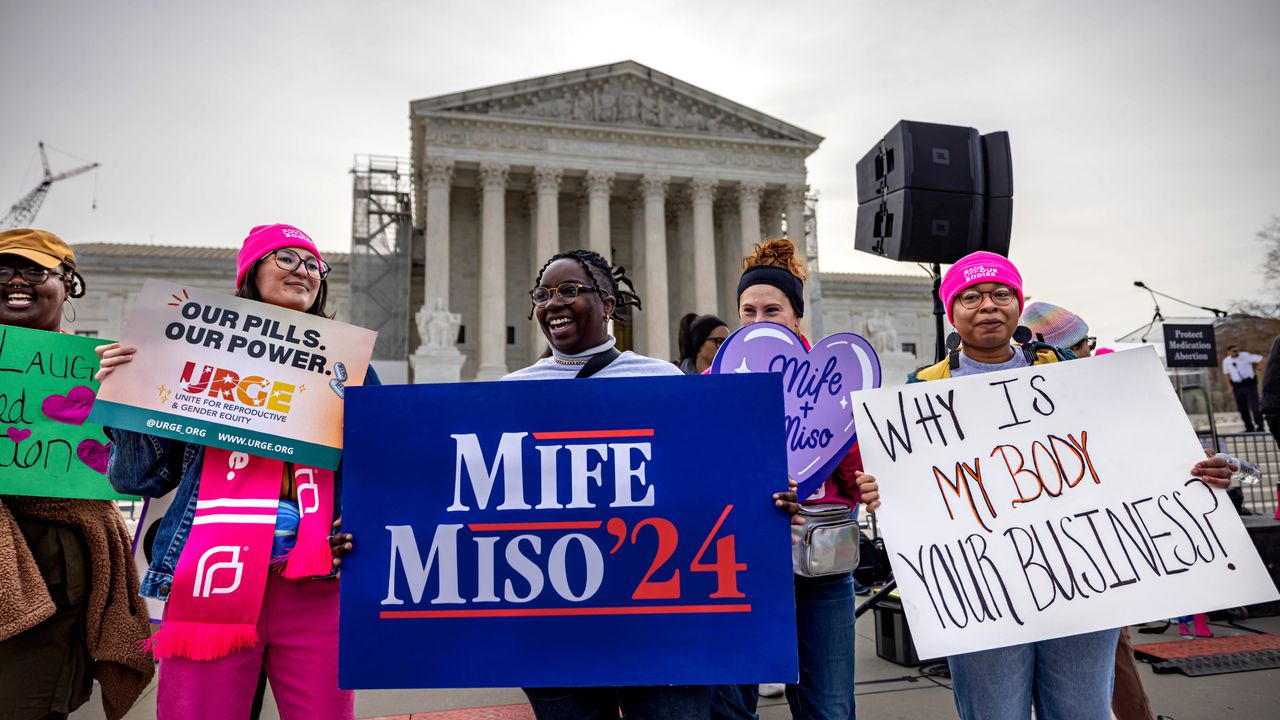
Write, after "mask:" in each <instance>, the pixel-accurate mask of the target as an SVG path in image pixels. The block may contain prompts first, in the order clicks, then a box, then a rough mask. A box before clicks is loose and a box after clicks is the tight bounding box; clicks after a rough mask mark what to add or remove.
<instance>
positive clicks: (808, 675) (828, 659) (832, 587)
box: [787, 572, 854, 720]
mask: <svg viewBox="0 0 1280 720" xmlns="http://www.w3.org/2000/svg"><path fill="white" fill-rule="evenodd" d="M795 582H796V635H797V636H798V637H799V639H800V682H799V684H797V685H788V686H787V704H788V705H790V706H791V717H792V718H793V719H794V720H853V718H854V707H853V706H854V699H853V610H854V607H853V573H851V572H847V573H842V574H840V575H828V576H826V577H817V578H807V577H800V576H799V575H797V576H795Z"/></svg>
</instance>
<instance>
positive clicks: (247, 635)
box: [99, 225, 379, 720]
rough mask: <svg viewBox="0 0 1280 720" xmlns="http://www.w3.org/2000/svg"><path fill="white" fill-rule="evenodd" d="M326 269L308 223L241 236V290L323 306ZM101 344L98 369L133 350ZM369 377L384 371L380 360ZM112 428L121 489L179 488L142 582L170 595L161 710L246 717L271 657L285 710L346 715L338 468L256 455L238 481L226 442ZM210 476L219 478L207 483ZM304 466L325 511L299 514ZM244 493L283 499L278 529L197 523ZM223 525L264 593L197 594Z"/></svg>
mask: <svg viewBox="0 0 1280 720" xmlns="http://www.w3.org/2000/svg"><path fill="white" fill-rule="evenodd" d="M328 272H329V267H328V265H326V264H325V262H324V260H323V259H322V258H321V256H320V251H319V250H318V249H316V246H315V244H314V243H313V242H312V241H311V238H309V237H308V236H307V235H306V234H305V233H303V232H302V231H301V230H299V229H297V228H295V227H292V226H289V225H264V226H259V227H255V228H254V229H253V230H252V231H250V233H249V236H248V237H247V238H245V240H244V244H243V246H242V247H241V248H240V253H239V255H238V257H237V260H236V295H238V296H239V297H242V298H247V299H250V300H256V301H260V302H264V303H268V304H271V305H276V306H278V307H282V308H286V309H289V310H295V311H298V312H306V313H309V314H312V315H319V316H324V317H327V316H326V315H325V301H326V298H327V295H328V284H327V280H326V275H328ZM99 351H100V352H99V354H100V355H101V356H102V370H101V371H100V372H99V378H100V379H101V378H103V377H106V376H109V375H110V374H111V373H112V372H113V371H114V369H115V368H116V367H119V366H120V365H122V364H124V363H127V362H129V361H131V360H132V359H133V357H134V355H135V353H136V352H137V349H136V348H132V347H123V346H121V345H119V344H118V343H117V344H112V345H106V346H103V347H101V348H99ZM365 384H366V385H377V384H379V382H378V376H377V373H375V372H374V370H373V368H372V367H370V368H369V369H368V371H367V374H366V375H365ZM112 435H113V437H114V439H115V444H114V445H113V447H112V452H111V462H110V467H109V477H110V479H111V483H112V485H114V486H115V487H116V489H118V490H120V491H121V492H128V493H136V494H141V495H146V496H149V497H160V496H162V495H164V494H166V493H168V492H170V491H176V493H177V494H176V496H175V497H174V501H173V504H172V505H171V506H170V507H169V510H168V512H167V513H165V516H164V519H163V520H161V521H160V526H159V529H158V530H157V533H156V539H155V544H154V546H153V547H154V559H153V560H152V562H151V566H150V567H149V568H148V570H147V573H146V575H145V577H144V578H143V581H142V593H143V594H144V595H146V596H148V597H154V598H156V599H159V600H167V601H168V603H167V605H166V608H165V621H164V623H163V624H162V625H161V627H160V630H159V632H157V634H156V635H155V637H154V638H153V639H152V642H151V649H152V651H153V652H154V653H155V654H156V655H157V656H158V657H159V658H160V688H159V693H158V701H157V716H158V717H159V718H162V719H167V718H174V719H177V718H182V719H183V720H187V719H191V718H208V719H210V720H232V719H237V720H238V719H239V718H244V717H246V716H247V715H248V714H249V709H250V705H251V703H252V702H253V697H254V690H255V688H256V686H257V681H258V676H259V672H260V671H261V670H262V669H264V668H265V670H266V675H267V678H268V679H269V681H270V683H271V689H272V694H273V696H274V697H275V701H276V706H277V707H278V708H279V710H280V715H281V717H283V718H286V720H289V719H291V718H298V719H302V718H306V719H307V720H316V719H320V720H325V719H330V718H332V719H335V720H350V718H352V717H353V715H354V695H353V693H351V692H350V691H344V690H339V689H338V583H337V581H336V579H335V575H336V564H337V563H336V557H337V556H340V555H341V554H343V553H344V552H345V551H347V550H349V549H350V543H349V542H348V540H349V536H347V535H334V536H330V535H329V532H330V525H331V524H332V527H333V528H334V529H337V528H339V527H340V522H339V520H338V518H339V517H340V516H341V498H342V472H341V468H339V470H338V471H337V472H330V471H327V470H323V469H319V468H309V467H304V466H302V465H295V464H294V463H284V462H282V461H278V460H273V459H268V458H259V457H253V456H250V457H249V464H248V465H247V466H244V468H243V469H237V471H236V473H235V474H236V479H235V480H234V482H232V480H231V479H230V478H228V477H227V474H228V473H227V472H226V467H227V465H226V458H227V457H228V453H229V451H225V450H221V449H218V448H211V447H204V446H200V445H196V444H192V443H186V442H181V441H177V440H169V439H166V438H160V437H154V436H151V435H144V434H141V433H136V432H131V431H126V430H120V429H114V430H112ZM206 461H207V462H206ZM213 477H216V478H217V479H218V480H219V482H217V483H212V482H204V481H205V480H206V479H208V478H213ZM300 479H302V480H304V481H307V484H308V485H312V484H316V485H318V486H319V487H320V490H319V491H318V494H319V498H318V504H319V507H320V510H318V511H316V512H315V513H314V514H312V515H309V516H302V517H300V513H299V509H298V486H299V482H300ZM277 501H278V503H277ZM253 503H257V505H251V504H253ZM237 504H239V505H240V506H246V505H248V506H253V507H263V506H264V505H265V504H270V505H273V506H275V507H276V518H275V532H274V534H272V535H267V536H265V538H264V537H263V535H262V534H261V533H254V532H253V531H254V529H255V525H253V524H244V525H231V524H229V523H218V522H214V523H204V524H202V523H200V522H199V521H198V520H195V521H194V522H193V518H194V516H195V514H196V511H197V509H198V508H200V507H235V506H236V505H237ZM327 507H332V511H330V512H326V508H327ZM308 517H312V518H315V522H309V521H308ZM227 538H232V540H233V542H234V544H235V545H237V546H240V547H241V549H242V550H243V552H242V553H241V554H240V555H239V556H238V558H239V560H240V562H242V563H243V569H242V572H243V573H244V576H245V578H246V579H245V581H244V585H245V586H246V587H252V586H254V583H253V582H252V581H251V580H250V579H249V578H250V577H252V576H253V574H255V573H257V574H258V575H257V576H256V577H258V578H261V577H262V576H264V575H265V576H266V581H265V589H263V590H262V591H261V595H260V596H258V597H251V595H252V594H253V593H244V592H241V593H233V594H209V593H205V594H202V595H197V594H196V593H194V592H193V591H192V588H193V587H194V583H193V584H191V585H188V583H192V580H193V579H194V580H195V582H196V583H198V582H199V578H198V577H195V570H193V567H196V566H198V563H199V562H200V560H201V559H202V558H203V557H204V556H207V555H208V553H210V552H212V551H213V550H214V549H215V548H214V543H215V542H225V541H226V539H227ZM175 585H177V586H178V587H176V588H175V587H174V586H175Z"/></svg>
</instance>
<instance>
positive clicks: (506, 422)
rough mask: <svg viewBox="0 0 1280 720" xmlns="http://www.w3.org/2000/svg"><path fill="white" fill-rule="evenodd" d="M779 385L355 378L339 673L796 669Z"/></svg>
mask: <svg viewBox="0 0 1280 720" xmlns="http://www.w3.org/2000/svg"><path fill="white" fill-rule="evenodd" d="M779 385H780V382H779V378H778V376H776V375H768V374H759V375H738V376H711V377H683V376H680V377H660V378H624V379H592V380H590V381H577V382H550V381H542V382H536V381H535V382H503V383H464V384H455V385H416V386H397V387H383V388H360V389H359V390H355V391H353V392H352V394H351V398H350V405H349V407H348V423H347V427H348V431H347V450H346V453H347V454H346V457H345V465H344V471H345V479H344V483H343V528H344V530H347V529H350V531H351V532H353V533H354V534H355V537H356V538H358V540H357V542H356V544H355V550H354V551H353V552H352V553H351V554H350V555H349V556H348V557H347V558H346V559H344V561H343V576H342V613H341V645H342V648H343V652H342V653H341V656H340V658H339V662H340V684H341V685H342V686H343V687H347V688H395V687H401V688H410V687H548V686H570V685H572V686H595V685H664V684H715V683H731V682H741V683H746V682H751V683H755V682H766V681H769V682H791V681H794V680H795V678H796V674H797V670H796V645H795V642H796V639H795V625H794V618H795V608H794V603H793V596H792V581H791V560H790V552H791V548H790V532H789V529H788V517H787V515H786V514H785V513H783V512H782V511H780V510H778V509H777V508H776V507H774V505H773V501H772V493H773V492H776V491H777V490H779V489H781V488H783V487H785V483H786V476H787V469H786V454H785V452H784V450H783V447H784V445H783V424H782V422H781V419H782V416H783V405H782V392H781V388H780V386H779ZM406 418H412V419H413V421H412V422H406V421H405V420H406ZM744 438H749V440H744ZM424 647H441V648H449V651H448V652H440V653H435V652H428V653H424V652H423V650H422V649H423V648H424Z"/></svg>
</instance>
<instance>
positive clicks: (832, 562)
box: [791, 503, 859, 577]
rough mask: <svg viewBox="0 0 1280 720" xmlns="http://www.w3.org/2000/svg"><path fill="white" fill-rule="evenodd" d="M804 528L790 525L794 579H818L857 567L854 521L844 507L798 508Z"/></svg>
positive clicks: (823, 505)
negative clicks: (800, 577) (801, 577)
mask: <svg viewBox="0 0 1280 720" xmlns="http://www.w3.org/2000/svg"><path fill="white" fill-rule="evenodd" d="M799 515H800V517H802V518H804V525H792V526H791V537H792V538H793V539H794V540H795V542H794V543H793V544H792V545H791V569H792V571H793V572H795V574H796V575H803V576H804V577H820V576H823V575H835V574H837V573H845V572H850V571H852V570H853V569H854V568H856V567H858V533H859V530H858V521H857V520H855V519H854V518H853V511H852V510H851V509H850V507H849V506H848V505H842V504H840V503H824V504H822V505H801V506H800V513H799Z"/></svg>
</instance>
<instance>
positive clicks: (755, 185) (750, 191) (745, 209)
mask: <svg viewBox="0 0 1280 720" xmlns="http://www.w3.org/2000/svg"><path fill="white" fill-rule="evenodd" d="M763 190H764V183H761V182H756V181H754V180H744V181H742V182H740V183H738V217H739V218H740V222H741V224H742V236H741V239H742V254H743V256H744V257H745V256H747V255H750V254H751V253H753V252H755V246H756V243H758V242H760V193H761V192H762V191H763Z"/></svg>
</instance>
